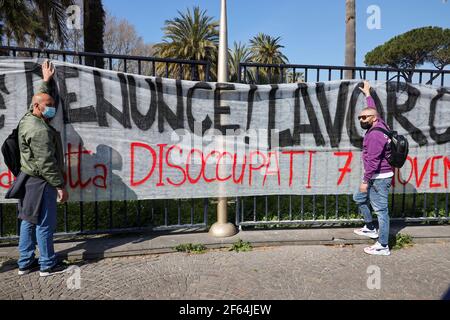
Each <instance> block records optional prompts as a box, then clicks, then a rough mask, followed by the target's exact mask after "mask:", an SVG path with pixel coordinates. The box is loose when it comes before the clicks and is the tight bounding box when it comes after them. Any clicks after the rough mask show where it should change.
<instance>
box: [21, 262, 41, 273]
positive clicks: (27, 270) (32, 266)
mask: <svg viewBox="0 0 450 320" xmlns="http://www.w3.org/2000/svg"><path fill="white" fill-rule="evenodd" d="M38 269H39V260H38V259H34V261H33V262H32V263H31V264H30V265H28V266H26V267H25V268H19V272H18V274H19V276H23V275H26V274H29V273H31V272H33V271H37V270H38Z"/></svg>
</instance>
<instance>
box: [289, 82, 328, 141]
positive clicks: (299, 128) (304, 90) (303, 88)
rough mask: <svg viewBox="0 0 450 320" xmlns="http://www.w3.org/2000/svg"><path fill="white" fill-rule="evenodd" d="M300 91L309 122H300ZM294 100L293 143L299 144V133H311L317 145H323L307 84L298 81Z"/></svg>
mask: <svg viewBox="0 0 450 320" xmlns="http://www.w3.org/2000/svg"><path fill="white" fill-rule="evenodd" d="M300 93H301V96H302V98H303V102H304V104H305V108H306V113H307V115H308V119H309V123H310V124H300V121H301V117H300ZM294 98H295V99H294V100H295V112H294V122H295V123H294V139H293V143H294V144H295V145H299V144H300V140H301V139H300V135H301V134H305V133H312V134H313V136H314V140H315V142H316V145H317V146H324V145H325V139H324V137H323V135H322V133H321V132H320V127H319V121H317V117H316V112H315V111H314V106H313V104H312V102H311V98H310V97H309V93H308V85H307V84H305V83H299V84H298V89H296V90H295V92H294Z"/></svg>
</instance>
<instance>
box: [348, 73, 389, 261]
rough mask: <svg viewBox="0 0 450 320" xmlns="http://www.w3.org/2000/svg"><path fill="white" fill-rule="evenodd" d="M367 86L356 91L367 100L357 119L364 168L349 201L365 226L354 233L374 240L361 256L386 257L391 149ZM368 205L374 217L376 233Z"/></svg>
mask: <svg viewBox="0 0 450 320" xmlns="http://www.w3.org/2000/svg"><path fill="white" fill-rule="evenodd" d="M370 88H371V87H370V84H369V82H367V81H364V87H363V88H360V90H361V91H362V92H363V93H364V95H365V96H366V100H367V107H366V108H364V109H363V110H362V111H361V113H360V114H359V116H358V120H359V121H360V125H361V127H362V128H363V129H364V130H367V132H366V134H365V136H364V141H363V150H362V160H363V165H364V177H363V179H362V181H361V185H360V187H359V190H358V192H356V193H355V194H354V196H353V200H354V201H355V202H356V203H357V204H358V208H359V211H360V213H361V214H362V215H363V217H364V222H365V226H364V227H363V228H360V229H356V230H354V232H355V233H356V234H358V235H361V236H366V237H370V238H372V239H377V238H378V241H377V242H376V243H375V244H374V245H373V246H370V247H367V248H365V249H364V252H366V253H368V254H372V255H384V256H388V255H390V251H389V246H388V241H389V208H388V200H389V189H390V187H391V183H392V177H393V176H394V171H393V168H392V166H391V163H390V159H391V148H390V142H391V137H389V135H388V134H389V132H390V129H389V127H388V126H387V125H386V123H385V122H384V121H383V119H382V118H381V117H380V115H379V114H378V112H377V109H376V107H375V101H374V100H373V98H372V97H371V95H370ZM369 204H370V205H371V206H372V208H373V210H374V211H375V213H376V214H377V216H378V227H379V230H378V232H377V230H376V228H375V226H374V224H373V220H372V213H371V211H370V208H369Z"/></svg>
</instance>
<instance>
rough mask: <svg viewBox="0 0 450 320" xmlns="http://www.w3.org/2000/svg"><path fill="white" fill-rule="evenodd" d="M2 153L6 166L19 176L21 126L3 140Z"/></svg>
mask: <svg viewBox="0 0 450 320" xmlns="http://www.w3.org/2000/svg"><path fill="white" fill-rule="evenodd" d="M2 154H3V159H4V161H5V164H6V166H7V167H8V169H9V170H10V171H11V172H12V174H13V175H14V176H15V177H17V176H18V175H19V173H20V148H19V126H17V128H15V129H14V130H13V131H12V132H11V134H10V135H9V136H8V138H6V140H5V142H3V145H2Z"/></svg>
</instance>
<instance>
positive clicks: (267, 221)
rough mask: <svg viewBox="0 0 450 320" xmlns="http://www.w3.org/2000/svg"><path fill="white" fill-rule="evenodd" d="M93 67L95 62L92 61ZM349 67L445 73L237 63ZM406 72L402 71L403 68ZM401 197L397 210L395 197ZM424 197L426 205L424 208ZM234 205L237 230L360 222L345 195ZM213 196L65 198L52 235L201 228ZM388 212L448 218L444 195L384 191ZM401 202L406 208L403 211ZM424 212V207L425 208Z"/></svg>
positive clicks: (13, 52) (294, 76)
mask: <svg viewBox="0 0 450 320" xmlns="http://www.w3.org/2000/svg"><path fill="white" fill-rule="evenodd" d="M0 55H8V56H28V57H45V58H48V59H52V60H61V61H68V62H72V63H78V64H85V62H86V57H96V58H101V59H104V66H106V67H107V68H108V69H110V70H116V71H122V72H132V73H137V74H141V75H148V76H160V77H167V78H177V79H189V80H203V81H205V80H206V81H208V80H211V77H210V64H209V63H208V62H205V61H189V60H178V59H162V58H155V57H142V56H127V55H111V54H98V53H86V52H71V51H61V50H40V49H31V48H18V47H0ZM93 61H94V64H95V61H96V60H95V59H94V60H93ZM94 66H95V65H94ZM345 70H352V71H353V73H354V75H355V78H356V75H358V76H359V78H361V79H368V80H381V79H382V78H383V79H385V80H386V81H392V80H393V79H396V81H401V79H402V77H403V78H404V77H410V79H411V80H412V81H413V82H417V83H423V82H422V80H423V81H428V82H430V83H433V82H434V81H440V85H442V86H443V85H444V84H445V83H448V82H446V81H445V80H447V81H448V79H449V77H450V76H449V74H450V71H448V70H444V71H437V70H401V69H398V70H397V69H389V68H371V67H356V68H351V67H342V66H319V65H294V64H290V65H263V64H255V63H241V64H240V72H239V76H238V78H239V82H243V83H256V84H260V83H265V82H267V83H268V82H272V83H286V82H297V81H305V82H307V81H331V80H337V79H343V76H344V71H345ZM408 72H409V73H408ZM398 197H401V200H400V208H399V210H396V211H394V210H393V209H396V208H398V206H399V200H398V199H397V198H398ZM430 198H431V201H432V205H431V207H430ZM228 200H229V201H228V207H229V210H230V212H231V210H233V209H234V210H235V221H234V222H235V223H236V225H238V226H240V227H244V226H256V227H264V226H265V225H285V224H288V225H324V224H327V225H328V224H338V225H342V224H346V223H353V222H358V221H361V219H359V216H358V214H357V210H356V206H355V205H354V203H353V200H352V199H351V195H298V196H292V195H290V196H258V197H236V198H229V199H228ZM216 201H217V200H216V199H209V198H205V199H183V200H181V199H166V200H138V201H108V202H93V203H84V202H79V203H71V204H65V205H62V206H59V207H58V226H57V231H58V233H57V235H72V234H91V233H94V234H97V233H116V232H131V231H140V230H167V229H178V230H183V229H186V230H193V229H197V230H200V229H205V228H207V227H208V224H209V221H211V222H213V221H212V220H213V218H214V217H215V214H216V205H215V204H216ZM390 205H391V212H395V213H397V212H398V214H395V215H394V220H395V219H398V220H403V221H443V220H444V221H448V220H449V201H448V193H447V194H428V195H427V194H413V195H411V196H408V197H407V196H406V194H402V195H394V194H392V197H391V200H390ZM407 207H409V208H410V209H407ZM430 209H431V210H430ZM19 226H20V221H19V220H17V214H16V206H15V205H9V204H0V239H15V238H17V235H18V234H19V229H20V228H19Z"/></svg>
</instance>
